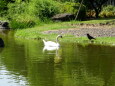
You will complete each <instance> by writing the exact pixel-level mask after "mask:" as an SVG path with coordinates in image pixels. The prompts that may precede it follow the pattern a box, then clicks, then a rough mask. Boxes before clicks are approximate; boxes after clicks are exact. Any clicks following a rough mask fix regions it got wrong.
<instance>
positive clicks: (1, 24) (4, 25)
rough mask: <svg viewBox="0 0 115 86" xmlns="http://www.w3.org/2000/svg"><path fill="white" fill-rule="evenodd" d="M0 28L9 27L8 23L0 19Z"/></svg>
mask: <svg viewBox="0 0 115 86" xmlns="http://www.w3.org/2000/svg"><path fill="white" fill-rule="evenodd" d="M0 29H10V27H9V23H8V22H6V21H0Z"/></svg>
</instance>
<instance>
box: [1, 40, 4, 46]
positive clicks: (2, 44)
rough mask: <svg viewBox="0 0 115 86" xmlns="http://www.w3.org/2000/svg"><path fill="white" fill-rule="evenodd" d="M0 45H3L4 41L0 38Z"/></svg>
mask: <svg viewBox="0 0 115 86" xmlns="http://www.w3.org/2000/svg"><path fill="white" fill-rule="evenodd" d="M0 47H4V41H3V40H2V38H0Z"/></svg>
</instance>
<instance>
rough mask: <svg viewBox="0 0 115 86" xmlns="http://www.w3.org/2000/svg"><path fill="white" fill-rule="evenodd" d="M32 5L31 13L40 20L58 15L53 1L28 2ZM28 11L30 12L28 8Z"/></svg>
mask: <svg viewBox="0 0 115 86" xmlns="http://www.w3.org/2000/svg"><path fill="white" fill-rule="evenodd" d="M31 4H32V5H33V9H34V10H33V11H32V12H33V13H34V14H35V16H37V17H39V18H40V19H41V20H43V19H46V18H50V17H52V16H53V15H55V14H57V13H59V9H58V7H57V6H56V2H55V1H53V0H33V1H31V2H30V6H31ZM29 10H32V8H31V7H30V9H29Z"/></svg>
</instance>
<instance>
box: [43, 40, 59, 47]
mask: <svg viewBox="0 0 115 86" xmlns="http://www.w3.org/2000/svg"><path fill="white" fill-rule="evenodd" d="M45 46H59V44H58V43H56V42H52V41H47V42H45Z"/></svg>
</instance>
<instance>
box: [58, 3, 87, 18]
mask: <svg viewBox="0 0 115 86" xmlns="http://www.w3.org/2000/svg"><path fill="white" fill-rule="evenodd" d="M58 6H59V8H60V13H71V14H74V15H76V14H77V12H78V9H79V7H80V3H73V2H65V3H61V4H59V5H58ZM85 18H86V8H85V6H84V5H82V6H81V9H80V12H79V15H78V19H79V20H84V19H85Z"/></svg>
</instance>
